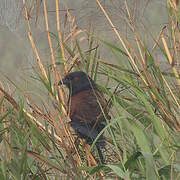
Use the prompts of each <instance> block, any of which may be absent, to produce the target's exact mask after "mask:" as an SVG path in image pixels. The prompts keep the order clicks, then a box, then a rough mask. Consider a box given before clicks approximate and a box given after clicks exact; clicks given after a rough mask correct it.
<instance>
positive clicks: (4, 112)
mask: <svg viewBox="0 0 180 180" xmlns="http://www.w3.org/2000/svg"><path fill="white" fill-rule="evenodd" d="M36 2H37V1H34V3H35V5H36ZM124 3H125V7H126V8H125V12H126V13H125V14H126V15H125V16H126V19H127V25H128V27H129V30H130V32H131V35H132V36H133V38H134V40H135V43H133V44H132V43H131V42H130V41H129V39H128V37H123V36H122V35H121V33H120V32H118V30H117V29H116V26H115V25H114V24H113V22H112V21H111V19H110V18H109V16H108V14H107V12H106V11H105V10H104V8H103V6H102V5H101V3H100V1H99V0H97V6H98V7H99V10H100V11H101V12H102V14H104V16H105V20H106V21H107V22H108V23H109V26H110V27H111V28H112V33H113V34H114V35H115V36H116V37H117V40H118V41H119V43H120V46H116V45H114V44H112V43H111V42H107V41H105V40H102V39H98V38H97V37H96V36H95V35H94V34H93V33H92V32H89V31H86V32H85V31H82V30H81V29H78V27H77V26H76V24H75V23H74V20H73V18H74V17H72V16H71V14H70V13H69V11H68V10H67V13H66V15H67V22H65V25H64V26H65V28H67V30H68V31H69V34H66V35H64V36H62V34H61V26H60V24H59V18H60V16H59V6H58V0H56V18H57V24H56V25H57V32H51V31H50V29H49V25H48V14H47V7H46V1H45V0H42V6H40V7H38V8H41V7H43V11H44V17H45V25H46V31H47V37H48V42H49V49H50V53H51V62H49V65H48V66H47V67H46V68H45V66H44V64H42V61H41V58H40V56H39V54H38V50H37V49H38V48H37V47H36V44H35V43H34V42H35V40H34V39H33V34H32V30H31V22H30V20H31V18H30V14H29V12H30V11H29V9H30V7H28V6H27V4H26V1H25V0H23V7H24V9H23V10H24V14H25V18H26V22H27V28H28V38H29V40H30V43H31V45H32V48H33V51H34V54H35V57H36V58H35V59H36V60H37V65H38V67H39V69H38V70H37V69H35V68H34V74H35V76H34V75H32V74H31V75H30V76H33V78H34V81H37V82H38V83H40V84H41V89H42V90H43V91H44V92H45V94H46V95H47V96H46V97H45V98H44V100H43V101H42V102H41V103H39V104H40V105H38V103H37V104H36V103H34V101H33V100H32V99H31V98H30V96H28V95H27V94H26V93H23V91H20V97H19V98H17V97H13V96H12V95H11V93H9V91H8V90H6V89H5V88H3V87H2V85H0V150H1V153H0V177H1V179H2V180H3V179H17V180H19V179H101V178H102V179H103V178H104V179H149V180H152V179H163V180H165V179H167V180H168V179H171V180H176V179H177V180H178V179H179V178H180V161H179V160H180V151H179V150H180V136H179V131H180V93H179V92H180V78H179V69H178V68H179V64H180V57H179V56H180V53H179V45H180V36H179V35H180V31H179V27H178V24H179V21H180V16H179V6H180V5H179V4H178V1H173V0H167V6H168V8H167V13H168V17H169V22H168V24H167V25H166V26H165V27H163V28H162V30H161V32H160V33H159V36H158V37H157V39H155V40H154V46H153V48H152V49H149V48H148V47H147V46H146V44H145V43H144V42H143V40H141V38H140V36H139V35H138V33H137V31H136V28H135V25H134V22H133V20H132V17H131V11H130V9H129V7H128V4H127V2H126V1H124ZM35 5H34V6H35ZM82 39H85V40H82ZM52 40H53V41H52ZM53 43H54V44H53ZM83 43H86V45H87V47H88V50H86V51H85V50H84V49H83V48H82V47H83V46H84V45H83ZM101 45H105V46H106V48H107V49H108V51H110V52H112V54H113V55H114V57H115V59H116V62H115V63H112V62H110V60H108V61H105V60H103V59H102V58H101V57H100V53H99V50H100V49H101ZM53 46H56V49H57V52H56V54H55V52H54V49H53ZM156 49H159V50H160V51H161V54H162V56H163V57H164V59H166V61H167V62H168V63H169V65H168V71H167V70H166V71H165V70H163V69H164V68H163V67H161V66H160V65H159V63H158V61H157V58H156V57H155V55H154V54H153V52H154V51H155V50H156ZM55 56H58V58H56V57H55ZM72 69H73V70H78V69H81V70H84V71H86V72H87V73H88V74H89V75H90V77H92V78H93V79H94V81H96V83H97V84H98V87H99V88H100V89H101V91H102V92H103V93H104V94H105V95H106V98H107V99H108V100H109V102H111V103H110V104H111V110H110V111H111V120H110V121H107V125H106V127H105V128H104V130H103V132H104V133H105V136H106V139H107V149H106V151H105V152H104V155H105V157H106V163H105V164H100V163H99V161H98V156H97V153H96V150H95V148H94V144H93V145H92V146H91V147H89V145H87V144H85V143H84V142H83V140H82V141H81V142H80V143H79V145H78V146H77V144H76V143H75V142H74V139H75V137H74V135H73V132H72V130H71V129H70V127H69V126H68V123H67V122H68V120H69V119H68V114H67V113H66V106H65V104H66V102H67V93H66V90H65V89H63V88H61V89H60V87H58V85H57V84H58V81H59V80H60V79H61V78H62V75H63V74H66V73H67V72H69V71H71V70H72ZM60 72H61V75H60V74H59V73H60ZM62 72H63V73H62ZM99 79H103V81H101V83H99ZM11 83H12V82H11ZM15 86H16V87H17V89H18V85H15ZM32 91H34V92H33V93H34V94H37V93H38V92H36V89H33V90H32Z"/></svg>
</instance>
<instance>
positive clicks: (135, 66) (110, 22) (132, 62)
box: [96, 0, 148, 85]
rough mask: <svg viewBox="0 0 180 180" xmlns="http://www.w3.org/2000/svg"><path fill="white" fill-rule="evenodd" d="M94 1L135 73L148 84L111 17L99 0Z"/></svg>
mask: <svg viewBox="0 0 180 180" xmlns="http://www.w3.org/2000/svg"><path fill="white" fill-rule="evenodd" d="M96 2H97V4H98V6H99V7H100V9H101V11H102V12H103V14H104V16H105V17H106V19H107V21H108V22H109V24H110V26H111V28H112V30H113V31H114V32H115V34H116V36H117V37H118V39H119V40H120V42H121V44H122V46H123V48H124V49H125V51H126V53H127V55H128V58H129V60H130V62H131V64H132V65H133V66H134V68H135V70H136V71H137V73H138V74H139V76H140V77H141V79H142V80H143V82H144V83H145V84H146V85H148V84H147V82H146V80H145V79H144V77H143V75H142V74H141V72H140V70H139V68H138V67H137V65H136V63H135V61H134V59H133V57H132V56H131V54H130V52H129V50H128V48H127V46H126V44H125V42H124V40H123V38H122V37H121V35H120V34H119V32H118V30H117V28H116V26H114V24H113V23H112V21H111V19H110V18H109V16H108V14H107V13H106V11H105V9H104V8H103V6H102V5H101V3H100V2H99V0H96Z"/></svg>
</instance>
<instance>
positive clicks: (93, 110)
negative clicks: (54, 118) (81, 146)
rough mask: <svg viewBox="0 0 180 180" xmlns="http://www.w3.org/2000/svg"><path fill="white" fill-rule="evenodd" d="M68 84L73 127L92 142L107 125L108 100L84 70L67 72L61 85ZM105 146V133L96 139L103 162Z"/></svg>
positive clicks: (89, 142) (69, 110)
mask: <svg viewBox="0 0 180 180" xmlns="http://www.w3.org/2000/svg"><path fill="white" fill-rule="evenodd" d="M62 84H64V85H66V86H67V87H68V89H69V98H68V107H69V108H68V113H69V114H70V119H71V122H70V125H71V127H72V128H73V129H74V130H75V131H76V132H77V133H78V134H79V135H80V137H83V138H84V139H85V140H86V141H87V143H88V144H91V143H92V142H93V141H94V140H95V139H96V137H97V136H98V134H99V133H100V132H101V130H102V129H103V128H104V127H105V118H106V117H107V118H108V119H109V118H110V116H108V112H107V102H106V100H105V98H104V96H103V94H102V93H101V92H100V91H99V90H98V89H97V86H96V84H95V82H94V81H93V80H92V79H91V78H90V77H89V76H88V75H87V74H86V73H84V72H83V71H75V72H72V73H69V74H67V75H66V76H65V77H64V79H63V80H62V81H60V82H59V85H62ZM104 147H105V139H104V136H103V134H102V135H101V136H100V137H99V138H98V140H97V141H96V148H97V150H98V153H99V156H100V159H101V162H103V161H104V158H103V155H102V151H101V149H102V148H104Z"/></svg>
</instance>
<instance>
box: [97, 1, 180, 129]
mask: <svg viewBox="0 0 180 180" xmlns="http://www.w3.org/2000/svg"><path fill="white" fill-rule="evenodd" d="M96 2H97V4H98V6H99V7H100V9H101V11H102V12H103V14H104V16H105V17H106V19H107V21H108V22H109V24H110V26H111V28H112V30H113V31H114V32H115V34H116V36H117V37H118V39H119V40H120V42H121V44H122V46H123V48H124V49H125V51H126V53H127V55H128V57H129V60H130V63H131V64H132V65H133V66H134V68H135V70H136V72H137V74H138V75H139V76H140V78H141V79H142V81H143V83H144V84H145V85H146V86H149V85H150V86H151V87H153V88H155V89H157V88H156V86H155V84H154V83H153V81H152V80H151V78H150V76H149V74H148V72H147V70H146V67H145V63H144V62H145V61H144V58H143V55H142V52H141V44H140V39H139V38H138V36H137V34H136V33H135V29H134V28H133V22H132V19H131V16H130V13H129V9H128V6H127V2H126V0H125V1H124V2H125V6H126V11H127V14H128V18H129V21H130V23H129V26H130V29H131V30H132V32H133V34H134V36H135V40H136V44H137V46H138V50H139V53H140V57H141V61H140V64H141V66H142V68H143V72H144V75H145V77H146V79H145V78H144V76H143V75H142V74H141V71H140V70H139V68H138V66H137V65H136V63H135V61H134V59H133V57H132V55H131V54H130V51H129V50H128V48H127V45H126V43H125V40H123V38H122V37H121V35H120V34H119V32H118V31H117V28H116V27H115V26H114V24H113V23H112V21H111V19H110V17H109V16H108V14H107V13H106V11H105V9H104V8H103V6H102V5H101V3H100V2H99V0H96ZM129 45H130V43H129ZM133 52H134V53H135V51H133ZM135 54H136V53H135ZM136 57H138V56H137V55H136ZM174 72H175V71H174ZM175 73H176V72H175ZM176 76H177V74H176ZM146 80H147V81H146ZM151 95H152V98H153V100H154V101H155V102H156V104H157V105H158V107H159V110H160V111H161V112H163V113H164V115H165V116H166V117H167V118H168V120H169V123H170V124H171V125H172V126H173V127H174V128H175V129H176V130H178V131H179V130H180V124H179V123H178V121H177V120H176V119H175V120H173V117H172V116H171V114H170V113H169V112H168V111H167V109H166V108H165V107H164V106H163V103H162V102H160V101H159V100H158V98H157V97H156V96H155V94H154V93H153V92H152V91H151Z"/></svg>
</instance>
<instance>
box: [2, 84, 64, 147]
mask: <svg viewBox="0 0 180 180" xmlns="http://www.w3.org/2000/svg"><path fill="white" fill-rule="evenodd" d="M0 91H1V92H2V93H3V94H4V97H5V99H6V100H7V101H8V102H9V103H10V104H11V105H12V106H13V107H14V109H15V110H16V111H18V104H17V103H16V101H15V100H14V98H13V97H12V96H10V95H9V94H8V93H7V92H5V91H4V90H3V88H2V87H0ZM23 114H24V116H25V117H28V118H29V119H30V120H31V122H32V123H35V124H36V126H37V127H38V128H39V129H40V130H42V131H43V132H45V131H46V128H45V126H43V125H42V124H41V123H40V122H39V121H38V120H37V119H36V118H34V117H33V116H32V115H31V114H30V113H28V112H27V111H26V110H25V109H24V108H23ZM48 133H49V135H50V136H52V134H51V131H50V130H48ZM54 137H55V140H56V141H57V142H59V143H60V144H61V143H62V139H61V138H60V137H59V136H57V135H56V134H54Z"/></svg>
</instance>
